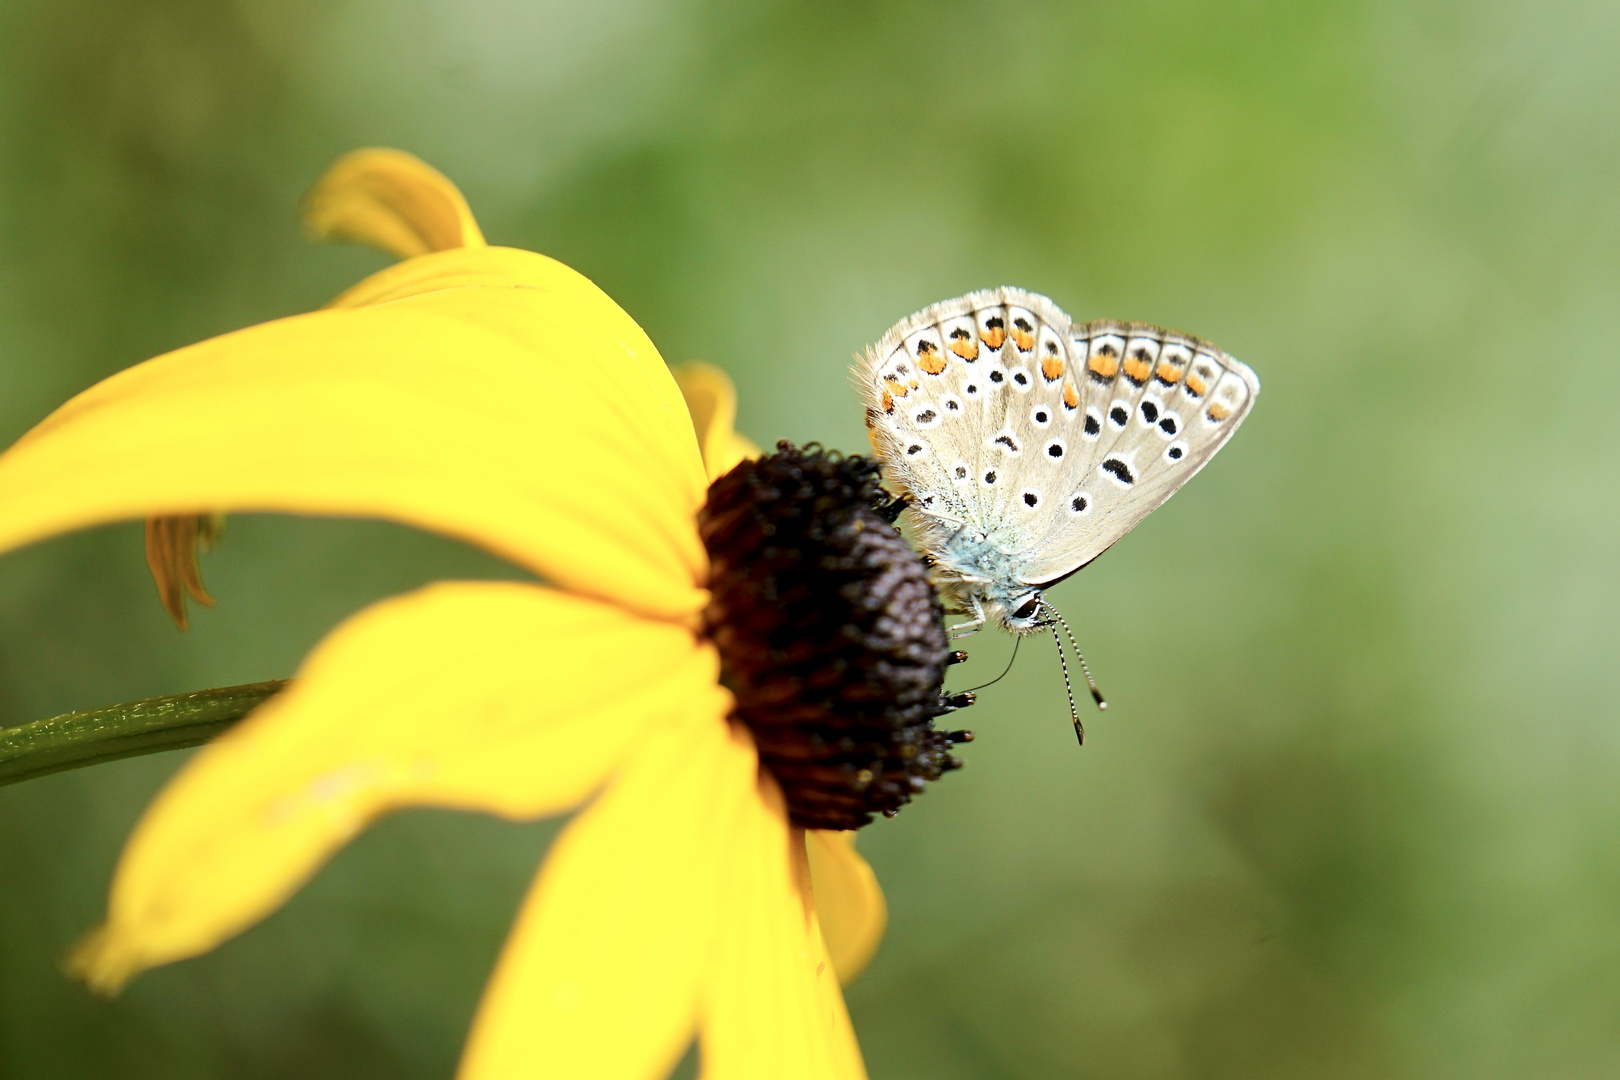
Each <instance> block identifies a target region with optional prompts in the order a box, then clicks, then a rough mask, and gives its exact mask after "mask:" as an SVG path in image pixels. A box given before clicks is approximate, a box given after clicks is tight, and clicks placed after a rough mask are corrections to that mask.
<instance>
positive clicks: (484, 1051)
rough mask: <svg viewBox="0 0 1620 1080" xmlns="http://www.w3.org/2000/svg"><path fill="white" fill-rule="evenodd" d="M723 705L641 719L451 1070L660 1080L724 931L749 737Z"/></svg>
mask: <svg viewBox="0 0 1620 1080" xmlns="http://www.w3.org/2000/svg"><path fill="white" fill-rule="evenodd" d="M728 707H729V700H728V699H721V700H718V701H716V700H714V699H705V700H701V701H700V700H694V701H693V702H691V703H690V712H689V714H688V717H687V719H686V721H685V722H684V723H672V724H666V725H660V726H658V727H654V728H649V729H647V731H646V733H645V734H644V735H643V737H642V738H641V739H640V740H639V741H638V744H637V748H636V752H635V753H634V755H633V756H632V757H631V758H630V759H629V761H628V762H627V763H626V765H625V767H624V770H623V772H622V773H621V774H620V775H619V777H618V778H617V779H616V780H615V781H614V783H613V785H612V787H610V788H609V789H608V790H607V791H606V792H605V793H604V794H603V795H602V796H601V797H599V798H598V799H597V800H596V801H595V802H594V803H592V805H591V806H590V808H589V809H587V810H586V811H584V812H583V813H581V814H580V815H579V816H578V817H577V818H575V819H574V821H573V822H572V823H571V824H570V825H569V826H568V828H567V829H566V830H564V832H563V834H562V835H561V836H560V837H559V838H558V840H557V842H556V844H555V845H554V846H553V848H552V851H551V853H550V855H549V856H548V857H547V859H546V864H545V867H544V868H543V869H542V871H541V873H540V876H539V878H538V879H537V880H536V882H535V885H534V888H533V889H532V890H531V892H530V894H529V897H528V899H527V900H526V901H525V902H524V906H523V911H522V913H521V914H520V915H519V917H518V922H517V925H516V927H515V928H514V929H513V931H512V935H511V937H510V938H509V939H508V940H507V943H506V947H505V949H504V950H503V952H502V954H501V959H500V963H499V964H498V965H497V967H496V971H495V975H494V977H493V978H492V979H491V981H490V984H489V986H488V988H487V989H486V990H485V992H484V1001H483V1003H482V1005H481V1006H480V1007H479V1010H478V1017H477V1019H476V1020H475V1021H474V1024H473V1031H472V1035H471V1038H470V1039H469V1041H468V1045H467V1051H466V1054H465V1056H464V1058H463V1060H462V1065H461V1071H460V1074H459V1076H460V1080H510V1078H516V1077H553V1076H554V1077H590V1078H592V1080H655V1078H661V1077H663V1076H664V1075H665V1074H666V1073H667V1072H668V1071H669V1069H670V1068H671V1066H673V1065H674V1063H675V1061H676V1060H677V1059H678V1058H679V1057H680V1055H681V1053H682V1051H683V1050H684V1049H685V1048H686V1046H687V1044H688V1043H689V1041H690V1040H691V1037H692V1030H693V1025H694V1023H695V1020H696V1015H697V1007H698V1000H699V995H700V993H701V988H702V983H703V979H704V977H705V975H706V974H707V972H708V970H709V968H710V964H711V962H712V957H713V954H714V951H715V944H716V941H717V939H718V938H719V936H720V935H721V934H729V933H730V932H731V930H730V927H729V926H728V925H727V923H726V920H727V918H728V915H729V913H730V910H731V904H730V899H729V897H728V896H727V893H726V890H727V888H728V887H729V886H730V885H731V880H730V878H729V876H728V874H727V872H726V868H727V865H728V864H729V863H730V862H732V861H733V860H734V859H735V852H736V846H737V844H738V843H739V841H740V830H742V829H746V828H748V827H749V826H748V825H747V824H746V822H745V819H746V818H748V817H749V815H750V813H751V810H752V808H751V803H752V800H753V799H754V791H755V777H756V775H757V771H758V765H757V758H756V756H755V753H754V748H753V743H752V741H751V740H749V739H748V737H747V736H746V735H744V734H742V733H740V732H734V731H733V730H732V729H731V728H730V725H728V724H726V723H725V722H724V721H723V720H722V719H721V717H722V716H723V715H724V714H725V712H726V710H727V708H728ZM771 1075H773V1074H771V1073H757V1074H754V1076H755V1077H767V1076H771Z"/></svg>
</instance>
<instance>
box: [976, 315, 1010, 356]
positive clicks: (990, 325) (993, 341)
mask: <svg viewBox="0 0 1620 1080" xmlns="http://www.w3.org/2000/svg"><path fill="white" fill-rule="evenodd" d="M979 336H980V337H982V338H984V343H985V344H986V345H988V346H990V347H991V348H992V349H999V348H1001V343H1002V342H1003V341H1006V340H1007V327H1006V324H1004V323H1003V322H1002V321H1001V317H1000V316H999V315H998V316H996V317H994V318H991V319H986V320H985V322H984V333H983V334H981V335H979Z"/></svg>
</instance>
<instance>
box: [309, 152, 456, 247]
mask: <svg viewBox="0 0 1620 1080" xmlns="http://www.w3.org/2000/svg"><path fill="white" fill-rule="evenodd" d="M303 218H304V226H305V228H307V229H308V230H309V232H310V234H311V235H312V236H314V237H315V238H316V239H318V240H351V241H354V242H356V243H361V244H369V245H370V246H372V247H375V248H380V249H381V250H383V251H386V252H388V253H389V254H391V255H397V256H399V257H400V258H402V259H408V258H411V257H413V256H416V255H426V254H427V253H429V252H432V251H448V250H450V249H452V248H461V247H480V248H481V247H483V246H484V234H483V233H482V232H481V231H479V228H478V222H477V221H476V220H474V218H473V214H472V210H471V208H469V207H468V205H467V200H466V199H465V198H463V197H462V194H461V191H460V190H459V189H458V188H457V187H456V185H455V184H453V183H451V182H450V180H449V179H448V178H447V177H446V176H445V175H444V174H443V173H441V172H439V171H438V170H437V169H435V168H434V167H433V166H431V165H429V164H428V163H427V162H425V161H423V160H421V159H420V158H418V157H416V156H414V155H412V154H407V153H405V152H404V151H403V150H389V149H386V148H381V147H375V148H369V149H365V150H356V151H354V152H353V153H349V154H345V155H343V156H342V157H340V158H338V159H337V161H335V162H333V163H332V166H331V168H329V169H327V170H326V173H325V174H324V175H323V176H322V177H321V178H320V179H319V180H317V181H316V182H315V186H314V187H312V188H311V189H310V190H309V194H307V195H305V196H304V207H303Z"/></svg>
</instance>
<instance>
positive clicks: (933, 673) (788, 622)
mask: <svg viewBox="0 0 1620 1080" xmlns="http://www.w3.org/2000/svg"><path fill="white" fill-rule="evenodd" d="M878 474H879V469H878V466H877V465H876V464H875V463H873V462H870V461H868V460H866V459H864V458H861V457H856V456H850V457H844V456H842V455H839V454H836V453H828V452H826V451H823V450H822V449H821V448H820V447H818V446H816V445H815V444H811V445H810V446H807V447H805V448H803V449H799V448H796V447H794V446H792V445H791V444H789V443H785V442H783V443H778V444H777V451H776V453H774V454H771V455H769V456H768V457H764V458H760V459H758V460H753V461H744V462H743V463H742V464H740V465H738V466H737V467H736V468H734V469H732V470H731V471H730V472H729V473H726V474H725V475H724V476H722V477H720V478H719V479H718V480H716V481H715V482H714V483H713V484H712V485H710V487H709V498H708V502H707V503H706V504H705V505H704V507H703V509H702V511H701V512H700V513H699V515H698V527H699V531H700V533H701V535H702V537H703V542H704V545H705V546H706V547H707V548H708V552H709V559H710V565H711V580H710V582H709V588H710V590H711V592H712V596H713V599H712V600H711V602H710V604H709V607H708V610H707V611H706V612H705V616H704V617H705V623H706V626H707V630H708V633H709V635H710V637H711V638H712V639H713V640H714V642H715V644H716V646H717V647H718V648H719V650H720V656H721V664H722V678H723V680H724V681H725V684H726V685H727V686H728V687H729V688H730V689H731V691H732V693H733V694H734V695H735V697H736V700H737V707H736V712H735V714H734V716H735V718H736V719H738V720H741V721H742V722H743V723H745V724H747V725H748V727H749V729H750V730H751V731H752V732H753V735H754V740H755V742H756V744H757V745H758V747H759V756H760V761H761V762H762V763H763V764H764V765H765V767H766V768H768V769H769V770H770V771H771V773H772V774H773V775H774V776H775V777H776V779H777V782H778V783H780V784H781V785H782V790H783V793H784V795H785V796H786V799H787V804H788V810H789V813H790V815H791V817H792V818H793V821H794V822H795V823H796V824H798V825H802V826H805V827H807V828H817V829H856V828H859V827H861V826H862V825H866V824H869V823H870V822H871V820H872V814H873V813H884V814H893V813H894V812H895V811H897V810H898V809H899V808H900V807H901V806H903V805H905V804H906V803H907V802H910V801H911V797H912V796H913V795H916V794H918V793H920V792H921V791H922V790H923V788H924V787H925V786H926V784H927V782H928V781H930V780H937V779H939V777H940V776H942V775H943V774H944V773H946V772H948V771H950V770H952V769H956V768H960V767H961V764H962V763H961V762H960V761H958V760H957V759H956V758H955V757H952V756H951V754H950V749H951V747H952V746H953V745H954V744H956V743H959V742H967V741H968V740H969V739H971V738H972V734H971V733H969V732H965V731H950V732H947V731H939V730H936V729H935V728H934V718H935V717H936V716H940V715H942V714H944V713H948V712H952V711H954V709H955V708H957V707H959V706H961V705H964V704H968V703H970V702H971V700H972V698H971V695H961V696H959V697H957V698H946V697H945V696H944V695H943V693H942V687H943V685H944V681H945V668H946V665H947V664H949V663H951V662H952V660H953V659H955V658H958V657H959V654H953V653H951V652H950V651H949V650H948V649H947V648H946V636H945V626H944V613H943V611H942V610H941V607H940V603H939V599H938V597H937V596H936V595H935V593H934V589H933V586H932V585H931V584H930V583H929V580H928V571H927V568H926V567H925V566H924V564H923V562H922V560H921V558H920V557H919V556H918V555H917V553H916V552H915V551H913V550H912V549H911V546H910V545H909V544H907V543H906V541H905V540H904V539H903V538H902V537H901V536H900V534H899V532H898V531H897V530H896V529H895V528H894V526H893V524H892V522H893V519H894V515H895V513H897V512H898V506H897V505H895V504H894V503H893V501H892V500H890V499H889V497H888V496H887V494H886V493H885V492H884V491H883V489H882V488H881V487H880V486H879V485H878Z"/></svg>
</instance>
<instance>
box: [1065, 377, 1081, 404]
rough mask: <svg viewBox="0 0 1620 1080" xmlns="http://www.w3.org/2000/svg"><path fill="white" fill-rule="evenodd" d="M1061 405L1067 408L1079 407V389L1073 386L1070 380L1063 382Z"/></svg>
mask: <svg viewBox="0 0 1620 1080" xmlns="http://www.w3.org/2000/svg"><path fill="white" fill-rule="evenodd" d="M1063 405H1064V407H1065V408H1068V409H1078V408H1079V407H1080V391H1078V390H1076V389H1075V388H1074V383H1072V382H1064V384H1063Z"/></svg>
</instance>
